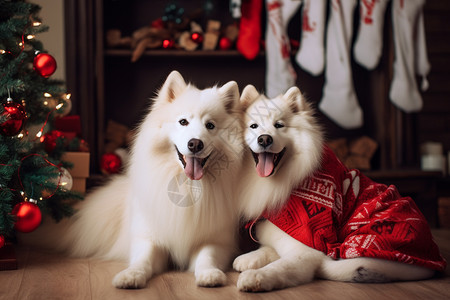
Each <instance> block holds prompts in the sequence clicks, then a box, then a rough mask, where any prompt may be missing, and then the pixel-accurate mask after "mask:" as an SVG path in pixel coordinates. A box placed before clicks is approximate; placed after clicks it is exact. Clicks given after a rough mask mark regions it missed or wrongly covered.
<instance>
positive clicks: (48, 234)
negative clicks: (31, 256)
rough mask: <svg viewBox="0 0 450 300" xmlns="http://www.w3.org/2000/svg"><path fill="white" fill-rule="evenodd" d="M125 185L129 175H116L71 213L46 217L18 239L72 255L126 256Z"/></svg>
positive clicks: (126, 189)
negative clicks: (57, 217) (64, 216)
mask: <svg viewBox="0 0 450 300" xmlns="http://www.w3.org/2000/svg"><path fill="white" fill-rule="evenodd" d="M128 188H129V182H128V178H127V177H126V176H117V177H115V178H113V179H112V180H111V181H110V182H109V183H107V184H106V185H104V186H102V187H100V188H98V189H97V190H95V191H94V192H92V193H91V194H89V195H88V196H87V197H86V198H85V200H84V201H81V202H80V203H79V204H78V205H77V207H76V210H77V212H76V213H75V214H74V215H73V216H72V217H70V218H68V219H64V220H63V221H61V222H59V223H55V222H54V221H53V220H51V219H50V218H48V217H47V218H46V219H45V220H44V222H43V223H42V224H41V226H39V228H38V229H37V230H35V231H34V232H31V233H26V234H20V235H19V242H20V243H22V244H25V245H30V246H32V247H38V248H43V249H46V250H50V251H58V252H65V253H68V254H69V255H71V256H74V257H98V258H102V259H119V260H123V259H126V258H127V257H128V245H129V243H128V241H127V238H128V234H127V232H125V231H126V230H125V228H126V227H125V226H124V225H125V224H126V222H127V221H126V220H125V218H127V213H126V205H125V203H126V198H127V193H128Z"/></svg>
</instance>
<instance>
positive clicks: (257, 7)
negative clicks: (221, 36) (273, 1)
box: [236, 0, 263, 60]
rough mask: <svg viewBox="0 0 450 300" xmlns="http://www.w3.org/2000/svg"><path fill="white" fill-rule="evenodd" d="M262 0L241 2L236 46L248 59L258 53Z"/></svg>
mask: <svg viewBox="0 0 450 300" xmlns="http://www.w3.org/2000/svg"><path fill="white" fill-rule="evenodd" d="M262 7H263V5H262V0H245V1H242V3H241V22H240V24H239V36H238V39H237V43H236V47H237V49H238V51H239V52H240V53H241V54H242V55H243V56H244V57H245V58H246V59H249V60H253V59H255V58H256V56H257V55H258V53H259V48H260V40H261V10H262Z"/></svg>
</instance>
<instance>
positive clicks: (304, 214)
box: [233, 85, 445, 291]
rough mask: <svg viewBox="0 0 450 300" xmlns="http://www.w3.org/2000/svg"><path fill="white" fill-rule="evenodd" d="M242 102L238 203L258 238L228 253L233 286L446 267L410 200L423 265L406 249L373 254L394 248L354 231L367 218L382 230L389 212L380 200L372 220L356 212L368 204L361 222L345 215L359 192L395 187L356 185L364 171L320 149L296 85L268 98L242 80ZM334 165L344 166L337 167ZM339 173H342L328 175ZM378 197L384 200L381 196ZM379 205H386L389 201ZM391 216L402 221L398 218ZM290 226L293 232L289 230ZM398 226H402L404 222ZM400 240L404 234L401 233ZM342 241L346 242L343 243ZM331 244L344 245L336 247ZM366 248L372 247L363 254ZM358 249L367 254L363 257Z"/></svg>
mask: <svg viewBox="0 0 450 300" xmlns="http://www.w3.org/2000/svg"><path fill="white" fill-rule="evenodd" d="M241 103H242V105H243V109H245V111H246V113H245V117H244V120H245V122H244V126H245V133H244V135H245V141H246V144H247V147H248V148H250V150H251V151H248V150H247V151H246V153H247V157H246V158H244V164H245V166H244V170H243V172H244V174H243V178H242V179H241V182H240V184H241V188H240V199H241V200H240V204H241V208H240V210H241V212H242V214H243V215H244V218H245V219H246V220H250V221H251V220H255V221H253V222H249V224H251V225H252V226H251V227H250V231H253V232H254V233H253V234H252V233H250V235H251V236H252V237H253V236H256V239H257V240H258V242H259V243H260V244H261V246H260V248H259V249H257V250H255V251H253V252H249V253H246V254H243V255H241V256H239V257H237V258H236V259H235V260H234V263H233V267H234V269H235V270H236V271H240V272H242V273H241V274H240V275H239V278H238V282H237V286H238V289H239V290H241V291H269V290H273V289H281V288H286V287H291V286H296V285H299V284H302V283H307V282H310V281H312V280H313V278H314V277H320V278H324V279H331V280H339V281H353V282H384V281H391V280H418V279H424V278H428V277H430V276H432V275H433V274H434V271H433V270H432V269H433V268H434V269H436V270H439V269H442V268H443V267H445V262H443V260H442V257H440V255H439V251H438V250H437V253H436V249H437V247H436V245H435V244H434V243H433V241H432V238H431V235H430V233H429V230H428V227H427V225H426V223H425V224H423V223H424V222H422V221H423V219H422V218H421V217H420V213H417V211H416V210H415V208H414V207H413V208H411V209H410V203H406V206H405V207H407V208H406V211H408V212H409V211H410V210H412V211H413V212H412V214H413V216H414V217H407V218H406V219H408V220H410V221H409V222H411V223H414V222H416V221H417V222H418V223H420V224H419V225H417V226H416V227H415V229H414V230H418V231H419V232H420V233H424V236H425V237H426V238H425V240H423V242H424V245H420V244H415V245H414V246H416V247H418V248H420V247H421V248H420V250H422V252H425V253H426V252H427V251H430V252H433V254H432V255H430V256H433V255H434V256H433V257H432V258H430V259H429V260H431V261H429V264H428V265H427V264H426V263H422V265H426V266H427V267H428V268H425V267H422V266H417V265H413V264H408V263H412V262H413V261H414V259H416V258H415V257H413V258H412V256H413V255H409V256H408V255H405V254H404V255H403V256H401V255H400V256H397V257H395V258H393V257H389V259H391V260H386V259H379V258H377V257H378V256H381V255H379V253H384V252H383V251H382V250H383V247H386V249H387V250H390V251H394V250H393V249H391V246H392V244H389V243H388V242H386V243H385V244H381V242H380V240H379V239H378V238H381V237H382V235H377V234H376V233H372V232H369V233H367V234H361V235H358V234H357V233H361V230H363V229H364V230H365V228H367V227H368V226H369V225H370V226H373V227H370V228H369V229H368V230H369V231H370V230H372V231H373V230H374V228H375V229H377V230H378V229H380V228H381V229H380V232H382V233H384V231H383V230H385V229H384V228H392V227H389V226H385V227H383V226H384V225H386V220H387V219H389V216H384V217H383V215H382V212H380V210H379V207H377V209H376V210H374V212H375V213H374V214H373V215H372V217H374V216H376V217H377V218H379V219H378V220H377V221H376V222H374V223H369V221H367V220H366V219H364V217H363V215H364V213H365V212H366V211H367V210H368V209H367V208H363V210H362V213H361V216H360V215H357V216H355V218H356V219H357V218H360V219H358V220H360V223H358V222H355V223H351V222H350V221H348V220H353V219H351V218H350V216H351V215H352V211H353V210H356V208H357V205H356V204H355V203H359V202H355V201H356V200H355V199H359V200H357V201H361V203H364V202H368V201H367V199H363V200H361V198H364V197H366V195H367V194H370V193H371V192H372V191H377V193H378V191H379V190H378V189H380V191H381V190H386V191H387V192H386V194H387V195H397V194H395V192H394V191H393V188H392V187H389V188H388V189H386V187H382V186H381V185H380V186H378V185H376V184H375V185H370V186H367V189H365V190H363V182H369V181H367V180H366V179H367V178H366V179H364V178H363V177H362V176H363V175H362V174H359V173H358V172H357V171H356V170H353V171H350V170H346V169H345V167H344V166H343V165H342V164H340V162H338V160H337V159H336V158H335V157H334V158H333V156H334V155H332V154H330V153H329V152H330V151H328V150H329V149H328V150H324V149H325V148H324V147H325V146H324V142H323V138H322V133H321V129H320V127H319V126H318V124H317V122H316V120H315V117H314V115H313V110H312V109H311V107H310V106H309V104H308V103H307V102H305V100H304V98H303V96H302V94H301V92H300V90H299V89H298V88H297V87H292V88H291V89H289V90H288V91H287V92H286V93H285V94H284V95H281V96H279V97H276V98H274V99H268V98H266V97H265V96H264V95H262V94H260V93H258V91H257V90H256V89H255V87H253V86H251V85H248V86H246V87H245V88H244V90H243V92H242V95H241ZM324 153H327V154H324ZM252 156H253V158H252ZM328 156H329V158H327V157H328ZM254 161H255V162H256V170H255V167H254ZM331 163H333V164H335V167H333V168H331V169H332V170H331V171H330V170H326V168H327V167H329V166H330V165H331ZM333 166H334V165H333ZM341 169H342V170H345V172H340V173H339V172H337V171H340V170H341ZM333 172H334V173H333ZM341 173H342V174H343V175H334V174H341ZM341 176H344V177H341ZM341 179H342V180H341ZM371 184H372V183H371ZM359 188H360V189H361V190H360V191H359V195H360V197H358V189H359ZM383 195H384V194H383ZM374 198H375V199H378V198H376V197H374ZM292 199H298V200H292ZM380 199H381V198H380ZM295 201H299V202H295ZM345 201H349V202H347V203H346V202H345ZM402 201H403V198H402ZM403 202H404V201H403ZM403 202H402V203H403ZM296 203H299V204H296ZM378 204H379V205H380V206H382V207H385V206H384V205H385V204H384V202H382V200H379V203H378ZM350 205H352V206H351V207H350ZM411 205H412V206H414V205H413V204H411ZM286 207H287V208H286ZM386 207H387V208H385V209H386V210H388V207H389V206H388V205H387V206H386ZM402 207H403V206H402ZM364 209H366V210H364ZM261 216H263V217H261ZM415 216H417V218H416V217H415ZM256 220H258V221H257V222H256ZM411 220H412V221H411ZM419 221H420V222H419ZM390 222H391V221H390ZM395 222H397V223H398V224H403V222H402V221H401V220H396V221H395ZM367 224H369V225H367ZM380 224H381V225H380ZM389 224H391V223H389ZM414 224H415V223H414ZM363 225H367V226H363ZM379 225H380V226H379ZM403 225H404V224H403ZM403 225H402V226H403ZM302 226H304V227H302ZM377 226H378V227H377ZM391 226H393V228H396V227H395V226H394V225H392V224H391ZM305 227H306V229H305ZM347 228H348V230H347ZM408 228H409V227H408ZM344 229H345V230H344ZM346 230H347V231H348V232H347V231H346ZM386 230H387V229H386ZM427 230H428V231H427ZM296 231H298V232H299V234H297V235H296V233H295V232H296ZM288 232H289V233H288ZM405 232H406V233H405V234H408V231H407V230H406V231H405ZM401 233H403V231H400V230H399V233H398V234H399V235H401ZM345 234H348V236H346V235H345ZM352 235H353V236H352ZM398 239H402V237H401V236H399V237H398ZM404 240H409V239H408V238H406V237H405V238H404ZM385 241H391V240H389V239H386V240H385ZM402 242H403V241H401V243H402ZM377 243H379V244H377ZM343 245H345V246H346V247H347V248H345V249H347V250H345V251H344V250H343V249H344V246H343ZM408 245H409V244H407V245H406V246H405V245H403V246H402V247H408ZM338 248H339V249H342V252H343V253H340V254H339V252H338V251H339V250H336V249H338ZM394 248H395V247H394ZM400 248H401V247H400ZM361 249H362V250H361ZM363 250H364V251H366V252H363ZM379 250H380V251H379ZM358 251H361V252H358ZM369 251H374V253H376V254H372V255H370V254H367V253H369ZM377 251H378V252H377ZM413 252H414V251H413ZM413 252H411V253H413ZM419 252H420V251H419ZM364 253H366V254H364ZM370 253H372V252H370ZM396 254H397V253H396ZM365 255H366V256H372V257H363V256H365ZM386 255H388V254H386ZM389 255H390V254H389ZM425 256H426V255H425ZM374 257H375V258H374ZM340 258H341V259H340ZM342 258H348V259H342ZM350 258H351V259H350ZM383 258H385V257H383ZM433 259H434V261H432V260H433ZM395 260H397V261H395ZM398 261H401V262H398ZM403 262H404V263H403ZM416 262H417V261H416ZM417 264H420V263H417Z"/></svg>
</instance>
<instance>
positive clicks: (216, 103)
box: [43, 71, 244, 288]
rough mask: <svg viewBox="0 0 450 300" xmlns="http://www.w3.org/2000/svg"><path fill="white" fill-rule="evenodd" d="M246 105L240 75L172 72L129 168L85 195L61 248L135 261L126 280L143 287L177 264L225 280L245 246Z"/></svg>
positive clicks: (207, 280)
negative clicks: (196, 79) (241, 228)
mask: <svg viewBox="0 0 450 300" xmlns="http://www.w3.org/2000/svg"><path fill="white" fill-rule="evenodd" d="M238 107H239V89H238V86H237V84H236V82H234V81H230V82H228V83H226V84H225V85H223V86H222V87H212V88H207V89H204V90H200V89H198V88H196V87H194V86H193V85H191V84H187V83H186V82H185V80H184V79H183V77H182V76H181V74H180V73H178V72H177V71H173V72H172V73H170V75H169V76H168V78H167V80H166V81H165V83H164V84H163V86H162V88H161V89H160V90H159V92H158V94H157V97H156V98H155V99H154V103H153V105H152V107H151V112H150V113H149V114H148V115H147V116H146V117H145V119H144V120H143V122H142V123H141V124H140V126H139V129H138V131H137V134H136V137H135V140H134V143H133V145H132V149H131V155H130V162H129V166H128V167H127V169H126V173H125V174H124V175H119V176H117V177H116V178H115V179H112V180H111V181H110V182H109V183H108V184H106V185H105V186H103V187H100V188H99V189H97V190H96V191H94V192H93V193H92V194H90V195H88V196H87V197H86V199H85V200H84V201H82V202H81V203H80V205H81V206H80V207H79V208H78V209H79V210H78V211H77V213H76V214H75V215H74V216H73V217H72V218H70V219H69V220H67V222H66V223H67V224H66V226H64V227H65V228H64V230H65V231H64V233H62V234H59V235H58V239H59V241H58V243H57V244H59V247H60V248H61V250H66V251H69V252H70V253H71V254H72V255H74V256H78V257H100V258H103V259H122V260H127V261H128V267H127V268H126V269H125V270H123V271H121V272H120V273H118V274H117V275H116V276H115V277H114V279H113V285H114V286H115V287H117V288H143V287H145V286H146V284H147V281H148V280H149V279H150V278H151V277H152V276H153V275H155V274H158V273H161V272H163V271H164V270H166V269H167V268H168V266H169V265H170V264H174V265H175V266H176V267H179V268H180V269H189V270H190V271H193V272H195V279H196V284H197V285H199V286H206V287H212V286H220V285H224V284H225V283H226V280H227V278H226V275H225V273H224V270H225V269H226V268H227V267H228V266H231V261H232V259H233V257H234V256H235V255H236V253H237V252H236V251H237V248H238V247H237V235H238V223H239V218H238V212H237V202H236V195H235V194H233V189H232V188H231V187H233V186H234V185H235V184H236V179H237V176H236V175H237V174H238V171H239V168H240V166H241V164H242V158H241V156H242V149H243V144H244V143H243V140H242V126H241V124H240V122H241V116H240V114H241V112H240V110H239V109H238ZM51 227H53V228H57V227H58V226H51ZM43 230H45V228H44V229H43ZM45 233H46V235H47V236H48V235H51V234H49V233H48V232H45ZM53 236H55V234H53Z"/></svg>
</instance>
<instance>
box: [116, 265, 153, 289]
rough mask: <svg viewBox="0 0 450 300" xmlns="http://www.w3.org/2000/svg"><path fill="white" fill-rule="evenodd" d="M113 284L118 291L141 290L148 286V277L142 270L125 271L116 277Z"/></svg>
mask: <svg viewBox="0 0 450 300" xmlns="http://www.w3.org/2000/svg"><path fill="white" fill-rule="evenodd" d="M112 284H113V286H115V287H116V288H118V289H141V288H143V287H145V285H146V284H147V276H146V275H145V271H144V270H141V269H125V270H123V271H121V272H119V273H117V275H116V276H114V279H113V281H112Z"/></svg>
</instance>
